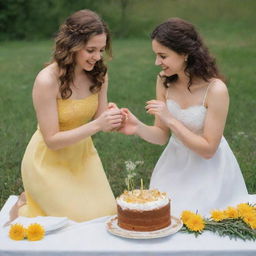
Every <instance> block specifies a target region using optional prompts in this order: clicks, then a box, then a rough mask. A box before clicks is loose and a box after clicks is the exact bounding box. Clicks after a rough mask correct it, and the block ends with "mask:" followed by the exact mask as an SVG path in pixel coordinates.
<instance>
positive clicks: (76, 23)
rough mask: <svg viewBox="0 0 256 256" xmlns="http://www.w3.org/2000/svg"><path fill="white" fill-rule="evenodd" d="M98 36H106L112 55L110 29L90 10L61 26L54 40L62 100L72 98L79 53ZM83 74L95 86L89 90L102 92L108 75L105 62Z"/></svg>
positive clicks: (107, 50)
mask: <svg viewBox="0 0 256 256" xmlns="http://www.w3.org/2000/svg"><path fill="white" fill-rule="evenodd" d="M99 34H106V37H107V40H106V52H107V53H108V55H109V56H111V38H110V33H109V29H108V27H107V25H106V23H105V22H104V21H103V20H102V19H101V18H100V17H99V16H98V15H97V14H96V13H95V12H93V11H90V10H80V11H77V12H75V13H74V14H72V15H71V16H70V17H68V18H67V20H66V21H65V23H64V24H62V25H61V26H60V29H59V32H58V34H57V36H56V39H55V50H54V52H53V58H52V62H56V63H57V65H58V67H59V70H60V75H59V81H60V89H59V90H60V94H61V97H62V98H63V99H67V98H69V97H70V96H71V94H72V90H71V88H70V86H71V84H72V83H73V79H74V69H75V65H76V63H75V57H76V52H77V51H79V50H80V49H82V48H83V47H84V45H85V44H86V43H87V42H88V40H89V39H90V38H91V37H92V36H95V35H99ZM84 72H85V73H86V74H87V75H88V77H89V78H90V80H91V81H92V84H93V85H92V86H91V87H90V91H91V92H97V91H99V90H100V88H101V86H102V84H103V83H104V77H105V74H106V72H107V67H106V65H105V64H104V62H103V59H100V60H99V61H97V62H96V64H95V66H94V68H93V70H91V71H84Z"/></svg>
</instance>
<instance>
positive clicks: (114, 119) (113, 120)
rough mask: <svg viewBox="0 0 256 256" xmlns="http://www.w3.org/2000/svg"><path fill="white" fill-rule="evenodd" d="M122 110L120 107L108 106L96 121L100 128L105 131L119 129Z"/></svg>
mask: <svg viewBox="0 0 256 256" xmlns="http://www.w3.org/2000/svg"><path fill="white" fill-rule="evenodd" d="M122 120H123V117H122V112H121V110H120V109H118V108H108V109H107V110H105V111H104V112H103V113H102V114H101V115H100V116H99V117H98V118H97V119H96V120H95V121H96V122H97V124H98V126H99V129H100V130H101V131H103V132H109V131H112V130H115V129H118V128H119V127H120V126H121V124H122Z"/></svg>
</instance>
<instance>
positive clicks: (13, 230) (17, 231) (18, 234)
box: [9, 224, 26, 241]
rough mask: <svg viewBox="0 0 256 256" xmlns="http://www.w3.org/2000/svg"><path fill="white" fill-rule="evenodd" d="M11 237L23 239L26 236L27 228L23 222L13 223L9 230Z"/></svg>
mask: <svg viewBox="0 0 256 256" xmlns="http://www.w3.org/2000/svg"><path fill="white" fill-rule="evenodd" d="M9 237H10V238H11V239H13V240H17V241H18V240H23V239H24V238H25V237H26V229H25V228H24V227H23V226H22V225H21V224H13V225H11V227H10V230H9Z"/></svg>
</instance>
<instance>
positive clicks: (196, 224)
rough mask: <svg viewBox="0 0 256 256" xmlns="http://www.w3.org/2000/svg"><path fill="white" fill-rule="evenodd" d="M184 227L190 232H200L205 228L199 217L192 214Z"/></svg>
mask: <svg viewBox="0 0 256 256" xmlns="http://www.w3.org/2000/svg"><path fill="white" fill-rule="evenodd" d="M186 226H187V228H188V229H189V230H191V231H196V232H201V231H203V229H204V227H205V223H204V220H203V218H202V216H201V215H199V214H193V215H191V216H190V218H189V219H188V220H187V222H186Z"/></svg>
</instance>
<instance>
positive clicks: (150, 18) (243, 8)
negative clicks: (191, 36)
mask: <svg viewBox="0 0 256 256" xmlns="http://www.w3.org/2000/svg"><path fill="white" fill-rule="evenodd" d="M86 8H87V9H91V10H93V11H96V12H98V13H99V14H100V15H101V16H102V17H103V19H104V20H105V21H106V22H107V23H108V24H109V27H110V29H111V31H112V33H113V35H114V37H116V38H117V37H118V38H127V37H143V38H148V36H149V34H150V32H151V31H152V29H153V28H154V27H155V26H156V24H158V23H160V22H163V21H164V20H166V19H168V18H170V17H181V18H184V19H187V20H189V21H191V22H192V23H194V24H196V25H197V26H198V27H200V28H202V29H204V30H205V31H207V33H208V34H209V35H211V34H215V33H218V31H219V27H220V26H222V27H223V26H226V29H227V30H226V33H229V34H230V35H232V34H234V33H237V29H240V32H241V33H243V34H246V33H247V32H248V31H249V30H250V29H253V28H254V26H255V15H254V10H255V8H256V1H254V0H215V1H205V0H189V1H185V0H97V1H96V0H75V1H70V0H44V1H41V0H0V9H1V12H0V31H1V33H0V40H12V39H26V40H31V39H42V38H52V37H53V35H54V34H55V33H56V31H57V30H58V27H59V25H60V24H61V23H62V22H63V21H64V20H65V19H66V18H67V17H68V16H69V15H70V14H72V13H73V12H75V11H77V10H80V9H86ZM206 19H207V22H205V21H206Z"/></svg>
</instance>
